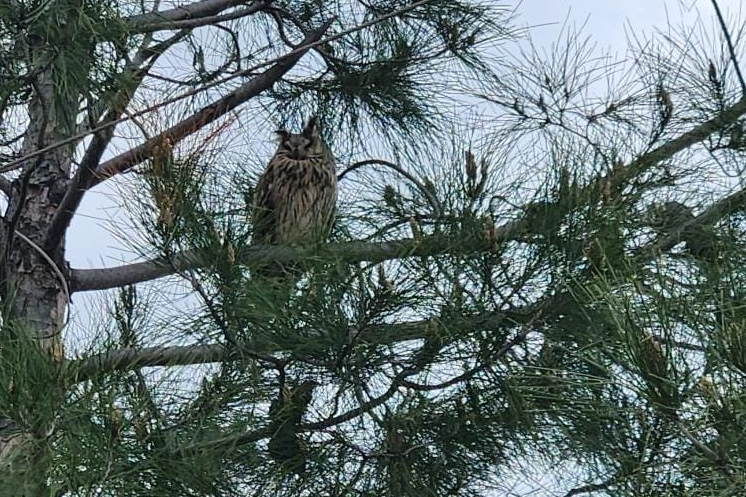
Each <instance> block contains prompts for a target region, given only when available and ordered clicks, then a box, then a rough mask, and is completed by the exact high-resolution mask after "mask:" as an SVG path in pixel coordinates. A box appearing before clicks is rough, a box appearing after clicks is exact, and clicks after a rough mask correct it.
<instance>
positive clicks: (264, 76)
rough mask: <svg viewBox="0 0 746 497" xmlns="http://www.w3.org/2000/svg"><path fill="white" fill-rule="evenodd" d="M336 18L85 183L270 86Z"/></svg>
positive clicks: (115, 171)
mask: <svg viewBox="0 0 746 497" xmlns="http://www.w3.org/2000/svg"><path fill="white" fill-rule="evenodd" d="M333 21H334V18H332V19H330V20H329V21H327V22H326V23H324V25H323V26H321V27H320V28H319V29H317V30H315V31H313V32H311V33H310V34H309V35H308V36H306V38H305V39H304V40H303V42H302V43H301V45H300V47H299V48H298V49H296V50H293V51H292V52H290V53H289V54H288V55H287V56H285V57H283V58H281V59H280V60H279V61H278V62H277V63H276V64H274V65H272V66H271V67H270V68H269V69H267V70H266V71H264V72H263V73H261V74H260V75H258V76H256V77H255V78H254V79H252V80H251V81H249V82H248V83H246V84H244V85H242V86H241V87H239V88H237V89H236V90H234V91H232V92H230V93H228V94H227V95H226V96H224V97H222V98H220V99H219V100H217V101H216V102H214V103H213V104H211V105H208V106H207V107H204V108H202V109H201V110H199V111H197V112H195V113H194V114H192V115H191V116H189V117H188V118H186V119H184V120H183V121H181V122H179V123H177V124H176V125H174V126H172V127H171V128H169V129H167V130H165V131H163V132H162V133H159V134H158V135H156V136H154V137H153V138H151V139H149V140H147V141H146V142H145V143H143V144H142V145H140V146H138V147H135V148H133V149H131V150H128V151H127V152H124V153H122V154H119V155H118V156H116V157H114V158H112V159H110V160H108V161H106V162H104V163H103V164H101V165H99V167H98V168H97V169H96V172H95V177H94V178H93V179H92V181H91V182H90V183H89V184H88V185H86V187H87V188H90V187H92V186H94V185H96V184H98V183H100V182H101V181H104V180H105V179H108V178H110V177H112V176H115V175H116V174H118V173H120V172H123V171H126V170H127V169H129V168H131V167H132V166H135V165H137V164H139V163H140V162H142V161H144V160H146V159H148V158H149V157H150V155H151V154H152V152H153V150H154V149H155V148H156V147H158V146H159V145H161V144H163V143H178V142H179V141H181V140H182V139H183V138H185V137H186V136H188V135H190V134H192V133H194V132H196V131H198V130H200V129H202V128H203V127H205V126H206V125H208V124H210V123H211V122H213V121H215V120H216V119H218V118H220V117H222V116H224V115H225V114H226V113H228V112H230V111H231V110H233V109H235V108H236V107H238V106H239V105H241V104H242V103H244V102H246V101H247V100H249V99H251V98H253V97H255V96H256V95H258V94H259V93H261V92H263V91H264V90H266V89H268V88H270V87H271V86H272V85H273V84H274V83H275V82H276V81H277V80H278V79H280V78H281V77H282V76H283V75H284V74H285V73H287V72H288V71H289V70H290V69H292V68H293V66H294V65H295V64H296V62H298V60H300V58H301V57H302V56H303V54H305V53H306V52H307V51H308V50H309V49H310V48H311V44H312V43H315V42H318V41H319V40H320V39H321V37H322V36H323V34H324V32H325V31H326V30H327V29H328V28H329V26H330V25H331V24H332V22H333Z"/></svg>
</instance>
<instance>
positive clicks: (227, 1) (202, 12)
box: [124, 0, 271, 34]
mask: <svg viewBox="0 0 746 497" xmlns="http://www.w3.org/2000/svg"><path fill="white" fill-rule="evenodd" d="M245 3H246V2H245V1H242V0H202V1H199V2H194V3H191V4H188V5H183V6H181V7H176V8H173V9H168V10H161V11H158V12H150V13H148V14H140V15H136V16H131V17H127V18H125V19H124V22H125V23H126V24H127V25H128V27H129V30H130V32H131V33H133V34H135V33H151V32H153V31H160V30H165V29H184V28H196V27H199V26H206V25H207V24H213V23H215V22H221V21H226V20H229V19H237V18H239V17H244V16H247V15H251V14H254V13H256V12H258V11H260V10H262V9H264V8H266V7H267V6H268V5H269V4H270V3H271V1H254V2H252V3H251V5H250V6H248V7H246V8H245V9H241V10H239V11H236V13H238V12H240V13H241V15H235V13H232V14H227V15H226V16H224V17H225V19H218V20H216V17H217V14H220V13H221V12H223V11H224V10H227V9H230V8H232V7H237V6H239V5H243V4H245ZM229 16H233V17H229ZM221 17H223V16H221Z"/></svg>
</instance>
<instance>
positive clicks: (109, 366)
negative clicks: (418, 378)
mask: <svg viewBox="0 0 746 497" xmlns="http://www.w3.org/2000/svg"><path fill="white" fill-rule="evenodd" d="M534 307H535V306H528V308H525V309H520V310H514V311H506V312H499V313H485V314H475V315H472V316H465V317H456V318H453V319H449V320H440V321H437V322H436V323H433V321H431V320H423V321H410V322H404V323H399V324H391V325H376V326H370V327H367V328H365V329H363V330H358V331H356V334H355V336H356V339H357V340H359V341H362V342H365V343H370V344H378V345H382V344H391V343H393V342H402V341H407V340H416V339H420V338H425V337H427V336H430V335H431V334H432V333H433V326H441V327H443V329H464V330H485V329H495V328H499V327H503V326H506V325H509V324H510V325H512V324H516V323H518V324H520V323H525V322H527V321H528V320H530V319H532V316H533V312H534V311H535V308H534ZM277 351H278V350H275V351H262V353H261V354H267V353H271V352H277ZM252 354H253V355H257V354H258V353H252ZM245 356H246V355H245V354H241V351H240V350H238V351H236V349H235V347H233V346H224V345H219V344H212V345H186V346H173V347H147V348H125V349H119V350H112V351H109V352H104V353H102V354H99V355H96V356H92V357H88V358H85V359H79V360H74V361H70V362H68V363H67V366H66V367H67V368H69V369H70V370H75V371H76V379H77V380H78V381H85V380H89V379H91V378H94V377H96V376H97V375H100V374H103V373H108V372H112V371H129V370H133V369H139V368H143V367H154V366H174V365H179V366H184V365H190V364H207V363H211V362H220V361H224V360H226V359H228V360H230V358H231V357H234V358H239V357H245Z"/></svg>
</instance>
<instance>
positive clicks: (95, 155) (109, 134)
mask: <svg viewBox="0 0 746 497" xmlns="http://www.w3.org/2000/svg"><path fill="white" fill-rule="evenodd" d="M187 34H188V32H187V31H182V32H180V33H177V34H175V35H173V36H172V37H170V38H168V39H167V40H165V41H162V42H160V43H158V44H156V45H155V46H151V47H146V46H143V47H142V48H141V49H140V50H139V51H138V53H137V54H136V55H135V57H134V58H133V59H132V61H131V62H130V63H129V64H128V65H127V67H125V69H124V71H123V73H122V74H123V75H122V78H121V80H122V81H134V84H130V83H125V84H124V86H123V87H122V88H120V89H119V91H117V92H116V94H115V95H114V96H113V97H112V99H111V103H110V105H109V108H108V109H107V110H106V111H105V113H104V117H103V119H102V120H101V124H103V125H107V124H111V126H106V127H105V128H104V129H103V130H101V131H99V132H97V133H94V135H93V139H92V140H91V143H90V144H89V145H88V148H87V149H86V152H85V154H84V155H83V158H82V160H81V161H80V164H79V165H78V169H77V171H76V172H75V176H74V177H73V180H72V182H71V183H70V186H69V187H68V189H67V191H66V192H65V196H64V197H63V198H62V201H61V202H60V205H59V206H58V207H57V212H55V216H54V218H53V219H52V222H51V224H50V225H49V227H48V228H47V232H46V234H45V236H44V246H45V248H46V249H47V250H49V251H51V250H53V249H54V247H56V246H57V244H58V243H59V242H60V240H61V239H62V237H63V236H64V234H65V230H66V229H67V226H68V224H69V223H70V220H71V219H72V216H73V215H74V214H75V212H76V211H77V210H78V207H79V206H80V202H81V201H82V200H83V195H84V193H85V185H87V184H89V183H90V181H91V178H92V177H93V174H94V171H95V169H96V167H97V166H98V164H99V162H100V160H101V156H103V154H104V152H105V151H106V148H107V147H108V146H109V143H110V142H111V139H112V138H113V137H114V130H115V127H114V124H115V123H116V122H117V121H118V120H119V117H120V116H121V115H122V113H123V112H124V111H125V109H126V108H127V106H128V105H129V103H130V101H131V100H132V97H133V96H134V94H135V92H136V91H137V89H138V88H139V87H140V84H141V83H142V81H143V79H144V78H145V76H146V75H147V74H148V71H149V70H150V68H151V67H152V66H153V65H154V64H155V63H156V61H157V60H158V58H159V57H160V56H161V55H163V54H164V53H165V52H166V50H168V49H169V48H171V47H172V46H173V45H174V44H176V43H177V42H178V41H179V40H181V39H182V38H184V36H186V35H187ZM143 64H144V66H143Z"/></svg>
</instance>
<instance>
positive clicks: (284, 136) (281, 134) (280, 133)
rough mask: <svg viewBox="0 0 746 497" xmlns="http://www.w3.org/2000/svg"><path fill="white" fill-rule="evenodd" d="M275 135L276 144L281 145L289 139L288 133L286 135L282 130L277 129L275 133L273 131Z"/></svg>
mask: <svg viewBox="0 0 746 497" xmlns="http://www.w3.org/2000/svg"><path fill="white" fill-rule="evenodd" d="M275 135H276V136H275V141H277V142H278V143H282V142H284V141H285V140H287V139H288V138H290V133H288V132H287V131H286V130H284V129H278V130H277V131H275Z"/></svg>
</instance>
